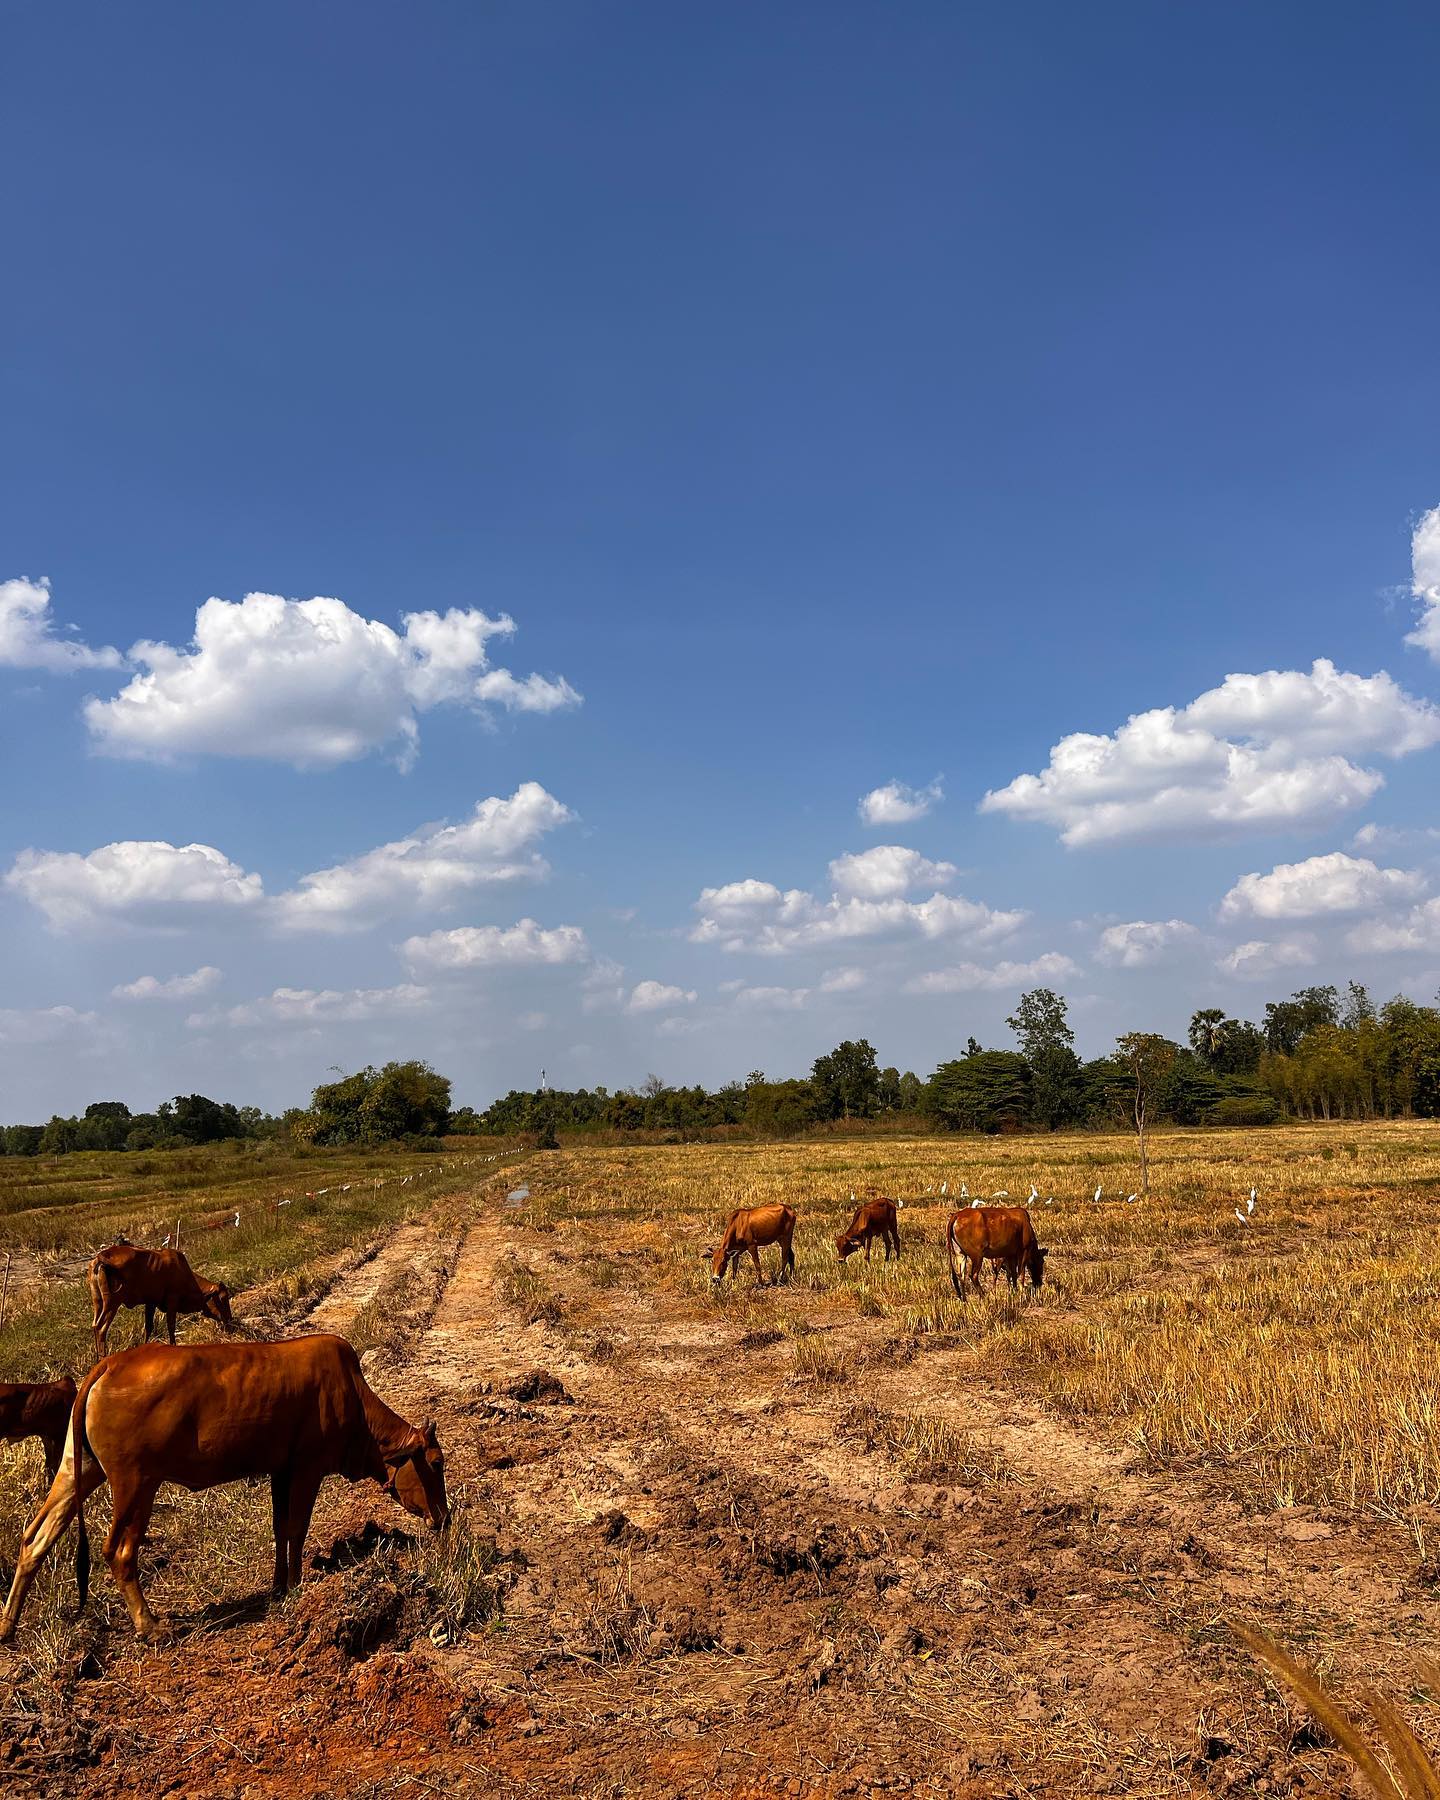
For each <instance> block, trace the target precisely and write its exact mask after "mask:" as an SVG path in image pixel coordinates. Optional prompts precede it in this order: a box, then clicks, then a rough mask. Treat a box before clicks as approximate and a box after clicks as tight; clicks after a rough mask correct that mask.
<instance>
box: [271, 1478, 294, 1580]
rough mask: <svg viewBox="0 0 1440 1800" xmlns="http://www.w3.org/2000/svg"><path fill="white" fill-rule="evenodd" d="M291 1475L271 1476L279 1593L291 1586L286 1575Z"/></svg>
mask: <svg viewBox="0 0 1440 1800" xmlns="http://www.w3.org/2000/svg"><path fill="white" fill-rule="evenodd" d="M289 1520H290V1476H289V1474H288V1473H286V1474H283V1475H272V1476H271V1477H270V1524H271V1526H272V1527H273V1529H274V1532H275V1581H274V1588H275V1592H276V1593H277V1594H283V1593H284V1592H285V1590H286V1588H287V1587H288V1586H289V1580H288V1577H287V1575H286V1555H287V1550H288V1546H289V1542H290V1527H289Z"/></svg>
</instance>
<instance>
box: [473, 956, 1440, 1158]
mask: <svg viewBox="0 0 1440 1800" xmlns="http://www.w3.org/2000/svg"><path fill="white" fill-rule="evenodd" d="M1006 1024H1007V1025H1008V1026H1009V1028H1010V1030H1011V1031H1012V1032H1013V1034H1014V1036H1015V1040H1016V1044H1017V1048H1016V1049H1013V1050H995V1049H986V1048H984V1047H983V1046H982V1045H981V1044H979V1043H978V1042H977V1041H976V1040H975V1039H974V1038H973V1037H972V1038H970V1039H969V1040H968V1042H967V1044H966V1047H965V1051H964V1053H963V1054H962V1055H961V1056H958V1057H955V1058H953V1059H951V1060H949V1061H946V1062H942V1063H941V1064H940V1065H939V1067H938V1068H936V1069H935V1071H934V1072H933V1074H931V1076H930V1077H929V1078H928V1080H925V1079H922V1078H921V1077H919V1076H917V1075H915V1074H913V1073H910V1072H904V1073H902V1072H901V1071H900V1070H898V1069H895V1068H881V1067H880V1065H879V1060H878V1058H877V1056H876V1053H875V1050H874V1048H873V1047H872V1046H871V1045H870V1044H869V1043H868V1042H867V1041H866V1040H865V1039H863V1038H861V1039H859V1040H858V1041H855V1042H849V1041H847V1042H846V1043H843V1044H840V1045H837V1046H836V1048H835V1049H834V1050H832V1051H830V1052H828V1053H827V1054H826V1055H824V1056H821V1057H819V1058H817V1059H816V1061H815V1064H814V1066H813V1067H812V1069H811V1071H810V1074H809V1076H808V1077H801V1078H791V1079H781V1080H771V1079H770V1078H768V1077H767V1076H766V1075H765V1074H764V1073H763V1072H762V1071H760V1070H755V1071H754V1072H752V1073H751V1074H750V1075H747V1076H746V1077H745V1079H744V1080H743V1081H731V1082H726V1083H724V1084H722V1085H721V1086H720V1087H718V1088H715V1089H713V1090H712V1089H707V1088H704V1087H671V1086H669V1085H667V1084H666V1083H665V1082H663V1081H662V1080H661V1079H660V1078H659V1076H655V1075H652V1076H650V1077H649V1078H648V1079H647V1080H646V1081H645V1082H644V1083H643V1084H642V1086H641V1087H639V1088H638V1089H635V1088H620V1089H617V1090H615V1091H614V1092H611V1091H610V1090H609V1089H607V1088H604V1087H597V1088H580V1089H576V1090H565V1089H559V1088H549V1089H539V1088H537V1089H531V1090H522V1089H514V1090H512V1091H511V1092H510V1093H508V1094H506V1095H505V1096H504V1097H503V1098H502V1099H499V1100H497V1101H495V1102H494V1104H493V1105H492V1106H489V1107H487V1108H486V1109H485V1110H484V1111H483V1112H482V1113H479V1114H478V1115H470V1114H469V1109H468V1108H466V1109H462V1113H464V1114H465V1115H466V1116H465V1117H464V1118H463V1122H462V1119H461V1115H458V1114H457V1116H456V1121H455V1122H454V1123H453V1124H452V1129H453V1130H479V1131H482V1132H486V1133H495V1134H510V1133H517V1132H538V1133H542V1134H544V1133H550V1134H553V1133H554V1132H556V1131H572V1132H573V1131H587V1130H588V1131H620V1132H625V1131H658V1132H661V1133H667V1132H673V1133H678V1134H681V1135H684V1134H686V1133H691V1132H696V1131H704V1130H712V1129H715V1128H717V1127H727V1126H728V1127H735V1128H742V1129H744V1130H746V1131H749V1132H751V1133H753V1134H754V1135H755V1136H758V1137H788V1136H794V1135H795V1134H797V1133H799V1132H802V1131H806V1130H808V1129H811V1128H812V1127H816V1126H825V1125H827V1124H835V1123H843V1122H847V1121H867V1120H880V1119H884V1118H885V1117H886V1115H891V1116H898V1115H909V1116H912V1117H915V1118H916V1119H917V1120H922V1121H927V1122H930V1123H932V1124H934V1125H937V1126H939V1127H941V1128H944V1129H948V1130H955V1131H979V1132H1003V1131H1026V1130H1038V1131H1060V1130H1073V1129H1077V1128H1083V1127H1094V1128H1101V1127H1104V1126H1108V1125H1114V1124H1115V1123H1117V1122H1119V1123H1123V1124H1125V1125H1126V1126H1127V1128H1130V1127H1133V1126H1134V1123H1135V1120H1134V1112H1135V1106H1136V1096H1137V1084H1138V1088H1139V1090H1140V1092H1141V1094H1142V1095H1143V1100H1144V1104H1145V1107H1146V1109H1147V1117H1148V1119H1149V1121H1150V1122H1151V1123H1157V1124H1158V1123H1170V1124H1177V1125H1229V1126H1246V1125H1271V1124H1275V1123H1276V1122H1278V1121H1279V1120H1281V1119H1286V1118H1298V1119H1377V1118H1400V1117H1417V1118H1437V1117H1440V1010H1437V1009H1436V1008H1435V1007H1433V1006H1421V1005H1418V1004H1417V1003H1416V1002H1415V1001H1413V1000H1408V999H1406V998H1405V997H1404V996H1403V995H1397V996H1396V997H1395V998H1394V999H1393V1000H1389V1001H1387V1002H1385V1004H1384V1005H1383V1006H1378V1007H1377V1006H1376V1005H1375V1003H1374V1002H1373V1001H1372V999H1371V998H1370V996H1369V994H1368V993H1367V992H1366V990H1365V989H1364V988H1363V987H1362V986H1361V985H1360V984H1359V983H1358V982H1353V981H1352V982H1350V983H1349V984H1348V986H1347V988H1346V989H1345V991H1344V993H1343V994H1342V993H1341V991H1340V990H1339V989H1338V988H1336V987H1333V986H1328V987H1308V988H1302V989H1300V990H1299V991H1298V992H1297V993H1294V994H1292V995H1291V996H1290V998H1289V999H1288V1000H1279V1001H1271V1002H1269V1003H1268V1004H1267V1005H1266V1007H1265V1013H1264V1017H1263V1019H1262V1021H1261V1022H1260V1024H1258V1025H1257V1024H1254V1023H1252V1022H1251V1021H1250V1020H1248V1019H1234V1018H1230V1017H1229V1016H1228V1015H1227V1014H1226V1013H1225V1012H1224V1011H1223V1010H1222V1009H1220V1008H1218V1007H1205V1008H1202V1009H1200V1010H1199V1011H1197V1012H1196V1013H1195V1014H1193V1016H1192V1017H1191V1020H1190V1026H1189V1030H1188V1033H1187V1037H1186V1041H1185V1042H1184V1043H1178V1042H1176V1041H1174V1040H1172V1039H1170V1038H1167V1037H1165V1036H1163V1035H1162V1034H1160V1033H1157V1032H1126V1033H1125V1034H1123V1035H1122V1036H1121V1037H1120V1038H1118V1039H1117V1040H1116V1045H1115V1049H1114V1050H1112V1051H1111V1052H1109V1053H1108V1054H1107V1055H1105V1056H1099V1057H1094V1058H1092V1059H1091V1060H1090V1061H1088V1062H1086V1061H1082V1060H1081V1058H1080V1057H1079V1055H1078V1054H1077V1053H1076V1050H1075V1034H1074V1032H1073V1031H1072V1029H1071V1027H1070V1023H1069V1014H1068V1006H1067V1003H1066V1001H1065V999H1064V997H1063V996H1062V995H1060V994H1057V993H1055V992H1053V991H1052V990H1051V989H1049V988H1035V989H1032V990H1031V991H1030V992H1029V993H1026V994H1022V995H1021V997H1020V1000H1019V1003H1018V1004H1017V1006H1016V1009H1015V1011H1014V1013H1012V1014H1011V1016H1010V1017H1009V1018H1008V1019H1007V1020H1006Z"/></svg>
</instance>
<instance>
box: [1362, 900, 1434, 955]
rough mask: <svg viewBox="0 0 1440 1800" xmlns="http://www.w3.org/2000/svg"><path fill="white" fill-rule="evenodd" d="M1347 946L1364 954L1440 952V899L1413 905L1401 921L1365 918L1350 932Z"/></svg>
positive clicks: (1399, 919)
mask: <svg viewBox="0 0 1440 1800" xmlns="http://www.w3.org/2000/svg"><path fill="white" fill-rule="evenodd" d="M1345 944H1346V948H1347V949H1350V950H1358V951H1360V952H1362V953H1364V952H1367V951H1379V952H1385V953H1388V952H1390V951H1394V950H1425V951H1433V950H1437V949H1440V899H1437V900H1427V901H1425V902H1424V904H1423V905H1421V906H1412V907H1411V908H1410V910H1409V912H1407V913H1405V914H1403V915H1402V916H1401V917H1400V918H1398V919H1364V920H1362V921H1361V922H1360V923H1359V924H1358V925H1354V926H1352V927H1351V928H1350V930H1349V931H1348V932H1347V933H1346V935H1345Z"/></svg>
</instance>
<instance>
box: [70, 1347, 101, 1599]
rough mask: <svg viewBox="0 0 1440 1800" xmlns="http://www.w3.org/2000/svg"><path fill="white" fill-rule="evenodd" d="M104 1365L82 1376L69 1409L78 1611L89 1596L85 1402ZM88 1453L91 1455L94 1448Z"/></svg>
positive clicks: (99, 1365) (98, 1365)
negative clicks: (84, 1478)
mask: <svg viewBox="0 0 1440 1800" xmlns="http://www.w3.org/2000/svg"><path fill="white" fill-rule="evenodd" d="M104 1366H105V1365H104V1363H98V1364H97V1365H96V1366H95V1367H94V1368H93V1369H92V1370H91V1371H90V1373H89V1374H88V1375H87V1376H86V1377H85V1379H84V1381H83V1382H82V1383H81V1386H80V1392H79V1393H78V1394H77V1395H76V1396H75V1404H74V1406H73V1407H72V1408H71V1411H70V1479H71V1480H72V1481H73V1482H74V1484H75V1592H76V1596H77V1600H76V1610H77V1611H79V1612H84V1610H85V1602H86V1601H87V1600H88V1599H89V1597H90V1534H89V1532H88V1531H86V1529H85V1490H84V1487H83V1485H82V1483H81V1479H80V1477H81V1471H82V1468H83V1466H84V1461H85V1452H86V1450H87V1449H88V1448H89V1445H88V1444H87V1443H86V1440H85V1403H86V1401H87V1400H89V1398H90V1390H91V1388H92V1387H94V1385H95V1378H96V1376H97V1375H99V1373H100V1371H101V1370H102V1369H103V1368H104ZM91 1455H92V1456H93V1455H94V1452H93V1451H91Z"/></svg>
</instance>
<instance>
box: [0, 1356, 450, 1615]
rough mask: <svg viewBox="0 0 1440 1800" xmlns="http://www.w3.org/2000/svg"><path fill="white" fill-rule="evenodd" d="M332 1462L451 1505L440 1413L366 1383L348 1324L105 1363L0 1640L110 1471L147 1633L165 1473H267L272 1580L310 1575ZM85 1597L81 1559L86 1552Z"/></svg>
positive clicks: (19, 1571)
mask: <svg viewBox="0 0 1440 1800" xmlns="http://www.w3.org/2000/svg"><path fill="white" fill-rule="evenodd" d="M327 1475H340V1476H343V1477H344V1479H345V1480H346V1481H362V1480H365V1479H369V1480H371V1481H376V1482H379V1483H380V1485H381V1486H382V1487H383V1488H385V1490H386V1491H387V1492H388V1493H390V1494H392V1495H393V1496H394V1497H395V1499H396V1500H398V1501H399V1502H400V1504H401V1505H402V1506H403V1507H404V1508H405V1509H406V1511H407V1512H411V1513H414V1514H416V1515H417V1516H418V1517H420V1518H423V1519H424V1520H425V1521H426V1522H427V1523H428V1524H429V1525H430V1526H431V1527H432V1528H433V1529H435V1530H437V1531H438V1530H439V1529H440V1527H441V1526H442V1525H444V1524H445V1522H446V1520H447V1518H448V1517H449V1506H448V1504H447V1501H446V1498H445V1458H444V1456H443V1454H442V1453H441V1449H440V1444H439V1441H438V1440H437V1438H436V1436H435V1427H434V1426H433V1425H429V1424H427V1425H426V1426H425V1427H424V1428H423V1430H416V1428H415V1427H414V1426H413V1425H411V1424H409V1423H408V1422H407V1421H406V1420H404V1419H402V1418H401V1417H400V1415H399V1414H398V1413H395V1412H392V1411H391V1410H390V1408H389V1407H388V1406H386V1405H385V1403H384V1402H383V1401H382V1400H380V1399H378V1398H377V1397H376V1395H374V1394H373V1393H372V1392H371V1391H370V1389H369V1387H368V1386H367V1385H366V1382H365V1378H364V1376H363V1375H362V1374H361V1372H360V1359H359V1357H358V1356H357V1355H356V1354H355V1351H354V1349H353V1347H352V1346H351V1345H349V1344H347V1343H346V1342H345V1340H344V1339H343V1338H338V1337H327V1336H317V1337H304V1338H290V1339H287V1340H285V1341H283V1342H281V1343H276V1344H181V1345H178V1346H175V1345H165V1344H144V1345H141V1346H139V1347H138V1348H136V1349H134V1350H120V1351H117V1352H116V1354H115V1355H114V1356H107V1357H106V1359H105V1360H104V1362H102V1363H98V1364H97V1365H96V1366H95V1368H93V1369H92V1370H91V1371H90V1373H89V1375H87V1376H86V1378H85V1382H84V1385H83V1386H82V1387H81V1389H80V1392H79V1394H78V1395H77V1396H76V1399H75V1406H74V1409H73V1411H72V1413H71V1424H70V1438H69V1442H68V1443H67V1446H66V1451H65V1456H64V1460H63V1461H62V1462H61V1464H60V1469H59V1473H58V1474H57V1475H56V1477H55V1480H54V1481H53V1482H52V1483H51V1486H50V1492H49V1493H48V1494H47V1495H46V1496H45V1499H44V1501H43V1502H42V1503H41V1506H40V1510H39V1512H38V1513H36V1515H35V1517H34V1518H33V1519H32V1520H31V1521H30V1523H29V1524H28V1525H27V1526H26V1527H25V1531H24V1533H23V1535H22V1537H21V1540H20V1554H19V1557H18V1559H17V1561H16V1564H15V1579H14V1581H13V1582H12V1583H11V1586H10V1598H9V1599H8V1600H7V1602H6V1604H5V1611H4V1613H3V1615H0V1642H3V1641H5V1640H7V1639H8V1638H10V1637H11V1636H12V1635H13V1634H14V1631H15V1627H16V1624H17V1623H18V1622H19V1618H20V1612H21V1608H22V1607H23V1606H24V1604H25V1596H26V1593H27V1592H28V1591H29V1588H30V1584H31V1582H32V1581H33V1580H34V1579H35V1571H36V1569H37V1568H38V1567H39V1565H40V1563H41V1562H43V1561H44V1559H45V1557H46V1556H47V1555H48V1554H49V1552H50V1550H51V1549H52V1548H53V1546H54V1544H55V1542H56V1541H57V1539H58V1538H59V1537H60V1536H61V1534H62V1533H63V1532H64V1531H65V1529H66V1527H67V1526H68V1525H69V1524H70V1521H71V1520H72V1519H75V1518H79V1519H80V1521H81V1527H82V1531H83V1526H84V1511H85V1502H86V1500H87V1498H88V1497H89V1496H90V1495H91V1494H92V1493H93V1492H94V1491H95V1489H96V1488H98V1487H101V1486H103V1485H104V1483H105V1482H107V1481H108V1482H109V1483H110V1500H111V1507H112V1523H111V1526H110V1534H109V1536H108V1537H107V1538H106V1540H105V1550H104V1554H105V1560H106V1562H107V1563H109V1565H110V1573H111V1574H112V1575H113V1576H114V1578H115V1582H116V1585H117V1586H118V1587H119V1589H120V1592H121V1593H122V1594H123V1595H124V1598H125V1604H126V1607H127V1608H128V1609H129V1613H130V1617H131V1620H132V1622H133V1623H134V1626H135V1630H136V1632H137V1633H138V1634H139V1635H140V1636H141V1637H151V1636H153V1635H154V1634H155V1632H156V1630H157V1628H158V1627H157V1621H156V1619H155V1616H154V1614H153V1613H152V1612H151V1611H150V1608H149V1606H148V1604H147V1603H146V1600H145V1595H144V1593H143V1592H142V1591H141V1587H140V1583H139V1581H138V1579H137V1577H136V1567H135V1564H136V1556H137V1553H138V1551H139V1548H140V1544H141V1542H142V1541H143V1539H144V1536H145V1527H146V1526H147V1525H148V1524H149V1522H150V1511H151V1508H152V1507H153V1506H154V1504H155V1494H156V1491H157V1490H158V1489H159V1487H160V1486H161V1484H162V1483H163V1482H166V1481H173V1482H175V1483H177V1484H178V1485H179V1486H180V1487H185V1488H189V1489H190V1491H191V1492H192V1493H198V1492H199V1491H200V1490H201V1489H202V1488H212V1487H217V1486H219V1485H220V1484H221V1483H222V1482H226V1481H243V1480H245V1479H247V1478H254V1477H261V1478H264V1477H268V1478H269V1481H270V1514H271V1520H272V1522H273V1525H274V1530H275V1591H276V1592H277V1593H278V1594H283V1593H284V1592H285V1591H286V1590H287V1589H288V1588H292V1587H294V1586H296V1585H297V1584H298V1582H299V1580H300V1560H301V1551H302V1550H303V1548H304V1543H305V1533H306V1531H307V1530H308V1529H309V1525H310V1514H311V1512H312V1510H313V1508H314V1505H315V1496H316V1494H317V1493H318V1491H319V1488H320V1483H321V1482H322V1481H323V1480H324V1479H325V1477H326V1476H327ZM76 1577H77V1580H78V1581H79V1582H80V1599H81V1603H82V1605H83V1603H84V1599H85V1583H84V1572H83V1571H82V1569H81V1567H80V1566H79V1564H78V1563H77V1567H76Z"/></svg>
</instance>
